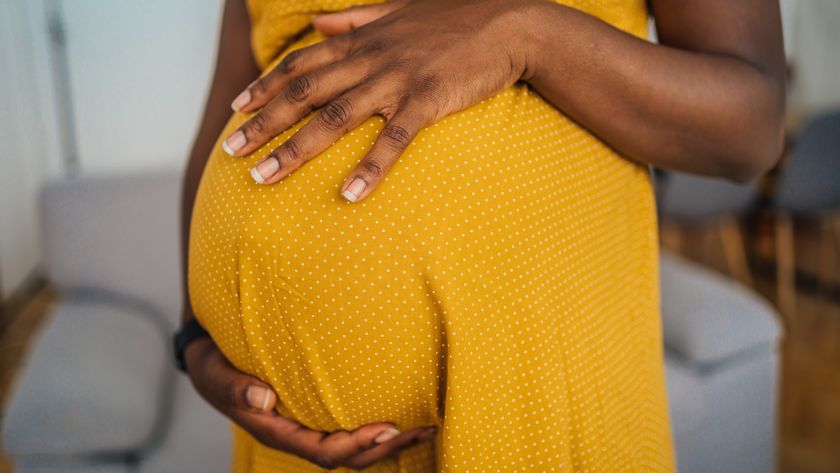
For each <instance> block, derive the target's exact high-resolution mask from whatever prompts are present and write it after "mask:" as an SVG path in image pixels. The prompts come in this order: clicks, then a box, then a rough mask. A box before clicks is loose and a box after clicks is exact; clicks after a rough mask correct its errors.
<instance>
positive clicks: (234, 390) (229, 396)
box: [223, 380, 243, 406]
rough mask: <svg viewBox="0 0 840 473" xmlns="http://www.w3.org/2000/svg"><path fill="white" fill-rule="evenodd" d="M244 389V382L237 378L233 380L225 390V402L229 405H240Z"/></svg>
mask: <svg viewBox="0 0 840 473" xmlns="http://www.w3.org/2000/svg"><path fill="white" fill-rule="evenodd" d="M242 390H243V387H242V383H240V382H238V381H236V380H234V381H231V382H230V383H228V384H227V387H226V388H225V390H224V396H223V397H224V399H223V400H224V402H225V403H226V404H227V405H228V406H239V400H240V398H241V393H242Z"/></svg>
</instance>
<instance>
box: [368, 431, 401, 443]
mask: <svg viewBox="0 0 840 473" xmlns="http://www.w3.org/2000/svg"><path fill="white" fill-rule="evenodd" d="M399 434H400V431H399V430H397V429H395V428H393V427H388V428H387V429H385V430H384V431H382V433H381V434H379V435H377V436H376V438H375V439H373V441H374V442H376V443H383V442H387V441H389V440H391V439H392V438H394V437H396V436H397V435H399Z"/></svg>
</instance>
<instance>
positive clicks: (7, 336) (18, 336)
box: [0, 289, 55, 473]
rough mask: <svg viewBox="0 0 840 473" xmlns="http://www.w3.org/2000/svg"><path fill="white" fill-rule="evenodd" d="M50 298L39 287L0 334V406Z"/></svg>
mask: <svg viewBox="0 0 840 473" xmlns="http://www.w3.org/2000/svg"><path fill="white" fill-rule="evenodd" d="M54 299H55V297H54V295H53V293H52V292H51V291H50V290H49V289H41V290H39V291H38V292H37V293H36V294H35V295H34V296H33V297H32V298H31V299H30V300H28V301H26V302H25V303H24V304H23V306H22V307H21V308H20V310H19V311H17V314H16V315H15V317H14V319H13V321H12V322H11V323H10V324H9V326H8V327H7V328H6V329H5V330H4V332H3V333H2V335H0V406H5V405H6V401H7V400H8V399H7V398H8V396H9V394H10V392H11V386H12V383H13V382H14V378H15V376H16V375H17V373H18V371H19V368H20V366H21V362H22V361H23V360H24V359H25V357H26V353H27V351H26V350H27V348H28V347H29V346H30V345H31V343H30V342H31V341H32V339H33V338H35V336H37V333H38V329H39V327H41V324H42V323H43V321H44V319H45V315H46V314H47V310H48V309H49V307H50V305H51V304H52V302H53V300H54ZM0 419H2V410H0ZM11 471H12V466H11V465H10V464H9V461H8V459H7V458H6V457H5V456H4V455H3V450H2V445H0V473H10V472H11Z"/></svg>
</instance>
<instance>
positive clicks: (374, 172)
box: [361, 159, 385, 178]
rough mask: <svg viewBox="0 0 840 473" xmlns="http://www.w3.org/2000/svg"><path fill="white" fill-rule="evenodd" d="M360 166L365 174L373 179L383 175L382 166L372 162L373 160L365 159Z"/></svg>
mask: <svg viewBox="0 0 840 473" xmlns="http://www.w3.org/2000/svg"><path fill="white" fill-rule="evenodd" d="M361 166H362V169H364V170H365V172H366V173H368V174H369V175H370V176H372V177H374V178H378V177H381V176H382V175H383V174H385V170H384V169H383V167H382V165H381V164H379V163H378V162H376V161H374V160H373V159H365V160H364V161H362V163H361Z"/></svg>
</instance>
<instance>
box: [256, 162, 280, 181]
mask: <svg viewBox="0 0 840 473" xmlns="http://www.w3.org/2000/svg"><path fill="white" fill-rule="evenodd" d="M278 169H280V161H279V160H278V159H277V158H275V157H274V156H269V157H268V158H265V159H263V160H262V161H260V162H259V163H257V165H256V166H254V167H252V168H251V177H253V178H254V180H255V181H257V184H263V183H264V182H265V180H266V179H268V178H269V177H271V176H273V175H274V173H276V172H277V170H278Z"/></svg>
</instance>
